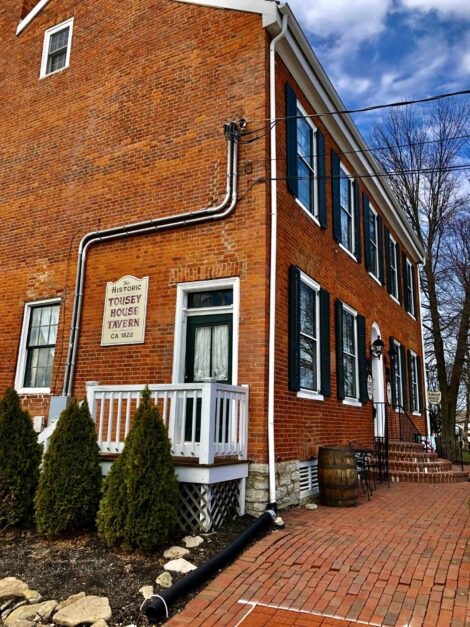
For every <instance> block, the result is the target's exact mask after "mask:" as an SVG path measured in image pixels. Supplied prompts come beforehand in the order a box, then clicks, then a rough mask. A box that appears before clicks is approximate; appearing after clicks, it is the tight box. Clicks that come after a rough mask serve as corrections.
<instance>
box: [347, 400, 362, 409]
mask: <svg viewBox="0 0 470 627" xmlns="http://www.w3.org/2000/svg"><path fill="white" fill-rule="evenodd" d="M343 405H349V406H350V407H362V403H361V401H358V400H357V399H356V398H345V399H344V401H343Z"/></svg>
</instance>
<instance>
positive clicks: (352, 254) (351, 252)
mask: <svg viewBox="0 0 470 627" xmlns="http://www.w3.org/2000/svg"><path fill="white" fill-rule="evenodd" d="M339 169H340V177H341V170H342V171H343V172H344V174H345V175H346V176H347V178H348V180H349V197H350V200H351V244H352V250H349V248H347V247H346V246H345V245H344V244H343V243H342V242H339V245H340V246H341V248H342V249H343V250H344V251H345V252H346V253H348V255H349V256H350V257H352V258H353V259H354V261H355V262H356V263H357V258H356V253H357V251H356V199H355V198H354V177H353V176H352V174H350V172H349V170H348V169H347V168H346V167H345V166H344V165H343V164H342V163H341V161H340V164H339ZM339 211H340V218H339V220H340V226H341V212H342V211H343V207H342V205H341V192H340V201H339ZM348 215H349V214H348Z"/></svg>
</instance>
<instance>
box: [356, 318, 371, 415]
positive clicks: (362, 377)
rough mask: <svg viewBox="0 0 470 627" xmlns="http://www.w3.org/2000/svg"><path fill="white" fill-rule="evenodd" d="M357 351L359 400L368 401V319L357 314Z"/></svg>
mask: <svg viewBox="0 0 470 627" xmlns="http://www.w3.org/2000/svg"><path fill="white" fill-rule="evenodd" d="M357 351H358V353H359V354H358V366H359V400H360V401H361V403H367V401H368V400H369V394H368V393H367V375H368V372H367V353H366V319H365V318H364V316H359V315H358V316H357Z"/></svg>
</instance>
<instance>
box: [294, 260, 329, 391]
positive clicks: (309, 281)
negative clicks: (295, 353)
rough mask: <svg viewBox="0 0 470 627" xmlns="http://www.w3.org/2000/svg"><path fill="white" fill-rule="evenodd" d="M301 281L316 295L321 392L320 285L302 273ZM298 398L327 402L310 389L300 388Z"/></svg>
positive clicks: (318, 368) (318, 379)
mask: <svg viewBox="0 0 470 627" xmlns="http://www.w3.org/2000/svg"><path fill="white" fill-rule="evenodd" d="M300 281H301V282H302V283H305V285H307V286H308V287H310V288H311V289H312V290H313V291H314V292H315V295H316V303H315V304H316V307H315V311H316V314H317V316H316V320H315V327H316V329H315V330H316V334H317V387H318V390H321V384H322V381H321V341H320V340H321V336H320V284H319V283H317V282H316V281H314V280H313V279H312V278H311V277H309V276H308V274H304V273H303V272H302V271H300ZM297 398H304V399H310V400H314V401H323V400H325V398H324V396H323V394H322V393H321V392H319V391H315V390H309V389H308V388H300V390H299V391H298V392H297Z"/></svg>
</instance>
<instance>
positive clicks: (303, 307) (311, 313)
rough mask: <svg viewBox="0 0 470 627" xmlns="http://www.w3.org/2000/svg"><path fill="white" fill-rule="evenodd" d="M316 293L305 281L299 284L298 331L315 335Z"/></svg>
mask: <svg viewBox="0 0 470 627" xmlns="http://www.w3.org/2000/svg"><path fill="white" fill-rule="evenodd" d="M315 296H316V293H315V292H314V290H312V289H311V288H310V287H308V285H305V283H301V285H300V332H301V333H304V334H305V335H310V336H311V337H316V329H315V326H316V325H315Z"/></svg>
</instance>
